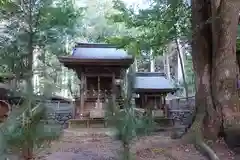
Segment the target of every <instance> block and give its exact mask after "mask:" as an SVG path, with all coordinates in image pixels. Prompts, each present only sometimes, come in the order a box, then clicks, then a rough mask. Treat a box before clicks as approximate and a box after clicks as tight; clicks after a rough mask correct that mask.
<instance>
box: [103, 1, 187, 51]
mask: <svg viewBox="0 0 240 160" xmlns="http://www.w3.org/2000/svg"><path fill="white" fill-rule="evenodd" d="M114 8H115V9H117V10H118V11H119V12H118V13H117V14H113V15H112V16H110V17H109V18H110V19H111V20H112V21H114V22H115V23H124V24H125V25H126V27H128V28H135V29H137V31H138V34H137V35H135V36H131V35H129V36H126V37H110V38H108V39H107V42H109V43H115V44H118V45H121V46H124V48H127V49H129V48H130V50H132V51H133V52H134V54H141V53H139V52H141V51H143V50H145V51H149V50H150V49H152V50H153V53H154V54H155V55H159V54H162V53H163V52H164V51H165V47H166V45H168V44H169V42H171V41H173V40H175V39H176V38H179V37H180V38H184V37H185V39H187V38H189V35H190V27H189V26H190V8H189V7H188V5H187V4H186V3H185V2H184V1H182V0H174V1H173V0H167V1H165V0H161V1H156V0H151V5H150V7H149V8H147V9H140V10H138V11H136V10H134V9H132V8H130V9H129V8H127V7H126V6H125V5H124V3H123V2H122V1H120V0H114Z"/></svg>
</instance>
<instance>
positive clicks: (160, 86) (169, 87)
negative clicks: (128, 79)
mask: <svg viewBox="0 0 240 160" xmlns="http://www.w3.org/2000/svg"><path fill="white" fill-rule="evenodd" d="M134 90H136V91H137V90H148V91H151V90H154V91H159V92H160V91H166V92H167V91H169V92H171V91H174V90H176V88H175V87H174V86H173V84H172V83H171V81H169V80H168V79H167V78H166V76H165V74H163V73H159V72H138V73H136V78H135V86H134Z"/></svg>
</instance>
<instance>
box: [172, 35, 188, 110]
mask: <svg viewBox="0 0 240 160" xmlns="http://www.w3.org/2000/svg"><path fill="white" fill-rule="evenodd" d="M175 43H176V46H177V52H178V58H179V60H180V67H181V71H182V77H183V85H184V89H185V96H186V99H187V103H188V105H189V101H188V98H189V94H188V84H187V81H186V76H185V70H184V64H183V58H182V55H181V51H180V47H179V46H180V44H179V41H178V39H175Z"/></svg>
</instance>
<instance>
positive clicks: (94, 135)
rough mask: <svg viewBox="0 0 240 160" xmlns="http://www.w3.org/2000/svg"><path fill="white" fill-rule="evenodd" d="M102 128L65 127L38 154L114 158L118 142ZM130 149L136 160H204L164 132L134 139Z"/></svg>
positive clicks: (78, 159) (56, 158) (69, 159)
mask: <svg viewBox="0 0 240 160" xmlns="http://www.w3.org/2000/svg"><path fill="white" fill-rule="evenodd" d="M112 133H113V132H112V131H108V132H107V135H106V129H92V130H86V129H85V130H84V129H81V130H80V129H78V130H65V131H64V134H63V136H62V138H61V139H60V140H58V141H57V142H54V143H53V144H52V146H51V148H49V149H47V150H45V151H43V152H42V153H41V154H39V156H38V158H37V159H41V160H118V159H120V156H121V155H122V154H121V143H120V142H119V141H117V140H114V138H112V136H109V135H111V134H112ZM133 144H134V145H132V151H133V152H135V153H136V159H137V160H207V159H206V158H205V157H203V156H202V155H201V154H200V153H199V152H198V151H196V149H195V148H194V147H193V146H191V145H182V144H181V143H180V142H179V141H178V140H172V139H171V138H170V137H169V136H168V133H159V134H157V135H155V136H149V137H142V138H140V139H138V140H135V141H134V143H133Z"/></svg>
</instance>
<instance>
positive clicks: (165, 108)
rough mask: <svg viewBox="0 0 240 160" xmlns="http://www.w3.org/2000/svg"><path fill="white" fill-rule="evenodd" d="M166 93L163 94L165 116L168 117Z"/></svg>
mask: <svg viewBox="0 0 240 160" xmlns="http://www.w3.org/2000/svg"><path fill="white" fill-rule="evenodd" d="M166 96H167V95H166V94H163V106H164V112H165V115H164V116H165V117H168V108H167V105H166Z"/></svg>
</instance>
